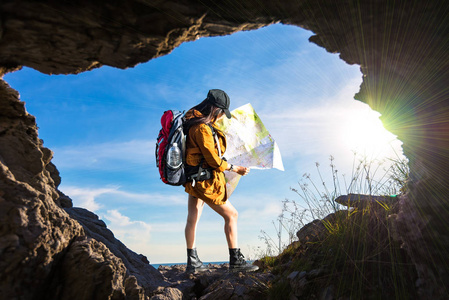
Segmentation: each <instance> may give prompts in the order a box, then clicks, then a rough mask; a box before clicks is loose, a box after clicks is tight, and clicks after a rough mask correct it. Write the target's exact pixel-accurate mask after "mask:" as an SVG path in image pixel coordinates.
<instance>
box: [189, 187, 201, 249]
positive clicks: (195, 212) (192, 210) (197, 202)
mask: <svg viewBox="0 0 449 300" xmlns="http://www.w3.org/2000/svg"><path fill="white" fill-rule="evenodd" d="M203 207H204V201H203V200H201V199H198V198H196V197H193V196H192V195H189V201H188V215H187V223H186V228H185V236H186V244H187V249H193V248H195V237H196V227H197V225H198V221H199V220H200V217H201V213H202V212H203Z"/></svg>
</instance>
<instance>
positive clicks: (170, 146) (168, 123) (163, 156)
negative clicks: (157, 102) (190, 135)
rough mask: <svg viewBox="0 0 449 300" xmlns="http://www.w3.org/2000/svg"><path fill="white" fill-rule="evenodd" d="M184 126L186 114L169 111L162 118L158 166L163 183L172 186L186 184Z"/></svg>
mask: <svg viewBox="0 0 449 300" xmlns="http://www.w3.org/2000/svg"><path fill="white" fill-rule="evenodd" d="M183 124H184V112H180V111H177V110H167V111H165V112H164V114H163V115H162V117H161V125H162V129H161V130H160V131H159V136H158V138H157V141H156V153H155V155H156V166H157V167H158V169H159V174H160V176H161V179H162V181H163V182H164V183H166V184H170V185H182V184H184V183H185V182H186V174H185V149H186V137H185V134H184V131H183ZM169 154H170V155H169Z"/></svg>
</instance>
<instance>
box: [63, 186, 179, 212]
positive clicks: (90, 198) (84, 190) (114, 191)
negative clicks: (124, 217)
mask: <svg viewBox="0 0 449 300" xmlns="http://www.w3.org/2000/svg"><path fill="white" fill-rule="evenodd" d="M60 190H61V191H62V192H64V193H65V194H66V195H68V196H69V197H70V198H71V199H72V200H73V205H74V206H76V207H83V208H86V209H88V210H90V211H93V212H95V211H97V210H99V209H101V208H103V205H102V204H100V203H99V199H100V198H101V197H103V196H108V201H109V202H110V201H111V200H114V201H115V202H117V203H120V202H122V203H126V204H130V203H136V204H146V205H154V206H181V205H182V206H185V203H186V198H187V196H185V197H180V194H179V193H176V191H174V192H175V193H173V194H166V195H164V194H161V193H131V192H127V191H122V190H120V187H118V186H109V187H100V188H88V187H77V186H64V185H61V186H60ZM182 196H184V195H182Z"/></svg>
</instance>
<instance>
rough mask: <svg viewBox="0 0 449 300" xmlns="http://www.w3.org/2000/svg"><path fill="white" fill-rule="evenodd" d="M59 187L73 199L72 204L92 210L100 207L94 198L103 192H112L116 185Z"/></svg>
mask: <svg viewBox="0 0 449 300" xmlns="http://www.w3.org/2000/svg"><path fill="white" fill-rule="evenodd" d="M60 189H61V191H63V192H64V193H65V194H66V195H68V196H69V197H70V198H71V199H72V200H73V206H75V207H82V208H85V209H87V210H90V211H93V212H95V211H97V210H99V209H100V208H101V207H102V205H101V204H99V203H98V202H97V201H96V198H98V197H99V196H101V195H104V194H110V193H114V192H115V191H116V190H117V188H116V187H108V188H95V189H92V188H81V187H74V186H67V187H61V188H60Z"/></svg>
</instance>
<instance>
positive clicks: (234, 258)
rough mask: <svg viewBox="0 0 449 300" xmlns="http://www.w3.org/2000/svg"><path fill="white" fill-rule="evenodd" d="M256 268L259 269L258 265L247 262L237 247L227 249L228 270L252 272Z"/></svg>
mask: <svg viewBox="0 0 449 300" xmlns="http://www.w3.org/2000/svg"><path fill="white" fill-rule="evenodd" d="M257 270H259V267H258V266H255V265H251V264H249V263H247V262H246V260H245V257H244V256H243V254H242V253H241V252H240V249H239V248H235V249H229V271H230V272H253V271H257Z"/></svg>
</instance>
